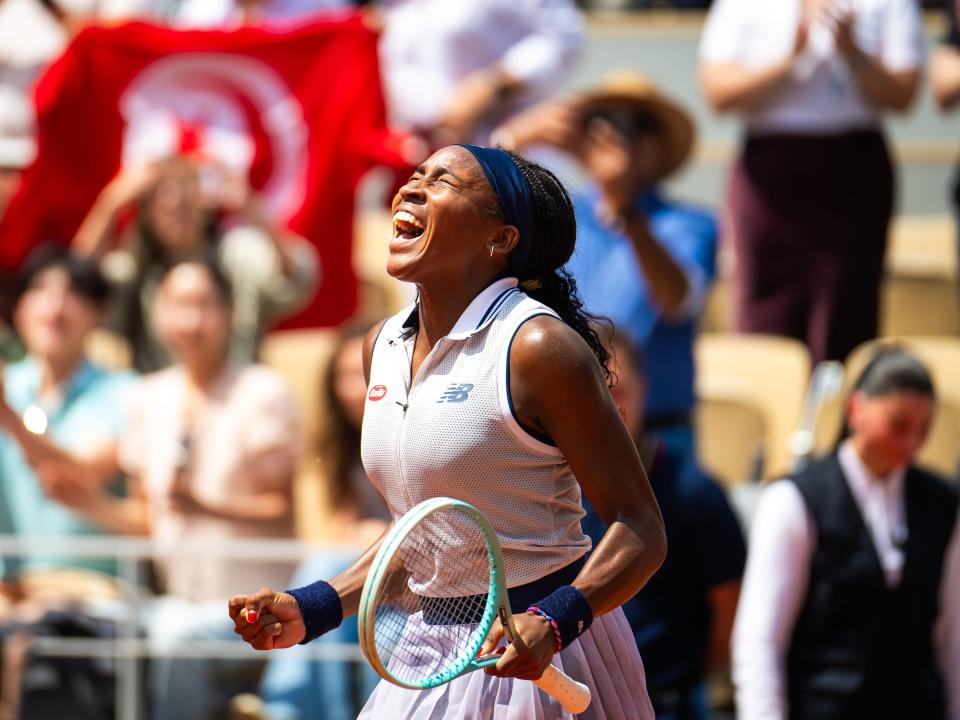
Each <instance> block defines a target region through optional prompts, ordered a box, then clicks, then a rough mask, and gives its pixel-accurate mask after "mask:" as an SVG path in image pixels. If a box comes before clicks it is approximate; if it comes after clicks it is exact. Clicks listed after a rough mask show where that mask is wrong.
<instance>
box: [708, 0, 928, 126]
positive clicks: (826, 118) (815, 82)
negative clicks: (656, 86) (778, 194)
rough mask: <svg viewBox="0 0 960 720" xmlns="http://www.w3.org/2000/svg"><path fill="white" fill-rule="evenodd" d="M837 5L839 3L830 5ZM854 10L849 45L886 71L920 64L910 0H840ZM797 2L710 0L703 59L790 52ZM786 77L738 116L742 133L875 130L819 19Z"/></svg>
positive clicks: (757, 63) (774, 57) (751, 62)
mask: <svg viewBox="0 0 960 720" xmlns="http://www.w3.org/2000/svg"><path fill="white" fill-rule="evenodd" d="M835 4H840V3H835ZM842 4H844V5H847V6H850V7H851V8H852V10H853V12H854V35H855V37H856V41H857V45H858V46H859V47H860V49H861V50H863V52H865V53H866V54H868V55H869V56H871V57H873V58H876V59H878V60H879V61H880V62H881V63H883V65H884V67H886V69H887V70H891V71H894V72H899V71H906V70H917V69H919V68H920V67H921V65H922V64H923V54H924V39H923V27H922V24H921V17H920V11H919V8H918V7H917V6H918V3H917V2H916V1H915V0H845V2H843V3H842ZM802 5H803V0H774V1H772V2H769V1H768V2H765V1H763V0H761V1H759V2H758V0H716V2H714V4H713V6H712V7H711V9H710V13H709V15H708V16H707V22H706V25H705V26H704V30H703V36H702V39H701V42H700V60H701V62H703V63H709V64H713V63H716V64H720V63H735V64H738V65H742V66H745V67H749V68H762V67H765V66H769V65H771V64H773V63H775V62H777V61H779V60H781V59H783V58H785V57H787V56H788V55H789V54H790V53H791V52H792V50H793V47H794V43H795V42H796V33H797V26H798V24H799V21H800V17H801V12H802ZM808 37H809V40H808V42H807V47H806V49H805V50H804V52H803V54H802V55H801V56H800V57H799V58H798V59H797V60H796V61H795V63H794V67H793V72H792V73H791V76H790V77H789V78H788V79H787V80H786V81H785V82H784V83H783V85H782V87H781V88H779V89H778V91H777V93H776V95H775V96H774V97H773V99H772V100H771V101H770V102H768V103H766V104H765V105H763V106H762V107H758V108H756V109H752V110H750V111H748V112H744V113H743V117H744V120H745V121H746V125H747V130H748V132H750V133H757V134H762V133H778V132H783V133H792V134H811V135H821V134H830V133H838V132H844V131H848V130H857V129H864V128H872V127H876V126H877V125H878V123H879V114H878V113H877V111H876V109H874V107H873V106H872V105H871V104H870V103H869V101H868V100H867V99H866V98H865V97H864V95H863V93H862V92H861V90H860V87H859V85H858V84H857V81H856V78H854V77H853V75H852V73H851V71H850V68H849V67H848V66H847V63H846V62H845V61H844V59H843V58H842V57H841V56H840V55H839V53H838V52H837V49H836V47H835V43H834V38H833V32H832V30H831V28H830V27H829V26H828V24H827V21H826V20H819V21H817V22H815V23H814V24H813V25H812V26H811V28H810V31H809V36H808Z"/></svg>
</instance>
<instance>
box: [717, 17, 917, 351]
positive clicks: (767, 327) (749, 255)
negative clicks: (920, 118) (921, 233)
mask: <svg viewBox="0 0 960 720" xmlns="http://www.w3.org/2000/svg"><path fill="white" fill-rule="evenodd" d="M922 59H923V35H922V27H921V22H920V15H919V11H918V9H917V4H916V3H915V2H913V0H843V1H841V0H782V1H781V2H776V3H756V2H753V1H752V0H718V2H716V3H714V5H713V8H712V9H711V11H710V14H709V16H708V19H707V23H706V27H705V29H704V35H703V38H702V41H701V46H700V71H701V83H702V86H703V91H704V94H705V95H706V98H707V100H708V102H709V103H710V105H711V106H712V107H713V108H714V109H715V110H717V111H719V112H731V113H737V114H738V115H740V116H741V117H742V118H743V121H744V124H745V130H746V132H745V141H744V143H743V148H742V151H741V153H740V156H739V159H738V160H737V163H736V165H735V167H734V169H733V172H732V176H731V179H730V185H729V190H728V196H727V213H728V218H727V219H728V221H729V223H730V227H728V231H729V234H730V235H732V238H733V249H734V255H735V260H736V271H735V286H734V287H735V289H734V303H735V310H736V312H735V314H736V326H737V329H738V330H740V331H743V332H758V333H773V334H778V335H787V336H791V337H795V338H798V339H800V340H803V341H804V342H806V343H807V345H808V346H809V348H810V352H811V354H812V356H813V359H814V361H820V360H824V359H843V358H844V357H845V356H846V355H847V354H848V353H849V352H850V351H851V350H852V349H853V348H854V347H856V346H857V345H858V344H860V343H861V342H863V341H865V340H868V339H870V338H872V337H874V336H875V335H876V332H877V322H878V309H879V307H878V306H879V291H880V279H881V276H882V271H883V256H884V251H885V249H886V241H887V230H888V226H889V222H890V217H891V215H892V212H893V206H894V170H893V167H892V164H891V161H890V156H889V154H888V151H887V144H886V140H885V139H884V136H883V132H882V128H881V115H882V114H883V113H884V112H889V111H901V112H902V111H905V110H906V109H907V108H909V106H910V105H911V103H912V101H913V98H914V96H915V95H916V90H917V86H918V84H919V78H920V67H921V64H922Z"/></svg>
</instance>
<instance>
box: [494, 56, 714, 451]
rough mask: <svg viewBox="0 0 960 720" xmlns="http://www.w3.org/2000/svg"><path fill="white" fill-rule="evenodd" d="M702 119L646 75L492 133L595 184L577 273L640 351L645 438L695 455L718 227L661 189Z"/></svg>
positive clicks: (628, 75) (582, 197)
mask: <svg viewBox="0 0 960 720" xmlns="http://www.w3.org/2000/svg"><path fill="white" fill-rule="evenodd" d="M693 139H694V126H693V121H692V119H691V118H690V116H689V114H688V113H687V112H686V111H685V110H684V109H683V108H682V107H680V106H679V105H678V104H676V103H675V102H673V101H672V100H670V99H668V98H666V97H664V96H663V95H662V94H660V92H659V90H658V89H657V88H656V87H655V86H654V85H653V83H652V82H651V81H650V80H649V79H648V78H646V77H644V76H643V75H640V74H638V73H634V72H627V71H620V72H616V73H613V74H610V75H608V76H606V77H605V78H604V79H603V80H602V81H601V83H600V85H599V86H597V87H596V88H594V89H593V90H591V91H588V92H586V93H584V94H581V95H577V96H574V97H571V98H567V99H563V100H560V101H554V102H549V103H544V104H542V105H538V106H536V107H534V108H532V109H530V110H528V111H527V112H525V113H523V114H522V115H520V116H518V117H517V118H516V119H514V120H513V121H511V122H510V123H508V124H506V125H504V126H502V127H501V128H499V129H498V131H497V132H496V133H495V134H494V141H495V142H500V143H501V144H503V145H504V146H507V147H511V148H520V149H523V148H527V147H531V146H544V145H546V146H552V147H555V148H559V149H561V150H563V151H565V152H566V153H567V154H569V155H571V156H572V157H573V158H575V159H576V160H577V161H578V162H579V164H580V165H582V166H583V169H584V170H585V171H586V172H587V174H588V176H589V178H590V183H589V185H588V186H587V187H586V188H584V189H583V190H582V191H581V192H579V193H576V194H575V195H574V205H575V208H576V213H577V247H576V250H575V251H574V253H573V257H572V258H571V260H570V262H569V263H568V264H567V270H568V271H569V272H571V273H572V274H573V276H574V277H575V278H576V280H577V285H578V287H579V290H580V293H581V296H582V298H583V300H584V303H585V304H586V308H587V310H589V311H590V312H591V313H594V314H597V315H602V316H605V317H608V318H610V319H611V320H612V321H613V323H614V325H615V326H616V328H617V330H618V331H619V332H620V333H621V334H622V335H623V336H624V337H626V338H627V339H628V340H629V341H630V342H631V343H632V344H633V345H635V346H636V347H637V348H638V349H640V350H642V352H643V355H644V357H645V358H646V364H647V367H646V369H647V375H648V378H649V392H648V394H647V398H646V402H645V407H644V408H642V410H643V414H644V417H645V418H646V429H647V433H648V434H649V435H650V436H652V437H656V438H659V439H660V440H661V441H663V442H665V443H666V444H667V446H668V447H670V449H672V450H674V451H676V452H680V453H684V454H692V453H693V433H692V430H691V424H690V414H691V410H692V408H693V404H694V392H693V377H694V366H693V338H694V322H695V320H696V318H697V316H698V315H699V313H700V310H701V308H702V307H703V303H704V299H705V298H706V295H707V290H708V288H709V285H710V282H711V281H712V279H713V277H714V274H715V266H716V263H715V255H716V246H717V226H716V222H715V220H714V218H713V216H712V215H711V214H710V213H709V212H708V211H706V210H704V209H701V208H696V207H693V206H690V205H687V204H684V203H681V202H677V201H675V200H673V199H672V198H669V197H667V196H666V195H665V194H664V193H663V191H662V190H661V188H660V183H662V182H663V181H664V180H665V179H666V178H667V177H669V176H670V175H672V174H673V173H674V172H676V171H677V170H678V169H679V168H680V166H681V165H682V164H683V163H684V161H685V160H686V158H687V156H688V155H689V153H690V149H691V146H692V144H693Z"/></svg>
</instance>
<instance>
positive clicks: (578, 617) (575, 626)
mask: <svg viewBox="0 0 960 720" xmlns="http://www.w3.org/2000/svg"><path fill="white" fill-rule="evenodd" d="M527 611H528V612H535V613H537V614H538V615H542V616H543V617H545V618H547V619H549V620H550V621H551V624H553V623H556V624H555V626H554V627H555V628H556V630H557V634H558V637H559V645H558V649H559V650H563V649H564V648H566V647H568V646H569V645H570V643H572V642H573V641H574V640H576V639H577V638H578V637H580V636H581V635H582V634H583V633H584V632H586V631H587V629H588V628H589V627H590V624H591V623H592V622H593V608H591V607H590V603H589V602H588V601H587V598H586V596H585V595H584V594H583V593H582V592H581V591H580V590H578V589H577V588H575V587H573V585H561V586H560V587H558V588H557V589H556V590H554V591H553V592H552V593H550V594H549V595H547V596H546V597H545V598H543V599H542V600H540V602H537V603H534V604H533V605H530V606H529V607H528V608H527Z"/></svg>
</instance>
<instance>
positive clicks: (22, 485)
mask: <svg viewBox="0 0 960 720" xmlns="http://www.w3.org/2000/svg"><path fill="white" fill-rule="evenodd" d="M107 291H108V290H107V285H106V283H105V282H104V281H103V279H102V278H101V277H100V275H99V274H98V272H97V270H96V268H95V267H94V266H93V265H91V264H90V263H87V262H85V261H82V260H78V259H76V258H74V257H73V256H71V255H70V254H69V252H67V251H66V250H64V249H62V248H60V247H53V246H46V247H41V248H39V249H38V250H36V251H35V252H34V253H33V254H32V255H31V257H30V258H28V260H27V262H26V263H25V265H24V267H23V270H22V272H21V277H20V282H19V286H18V289H17V302H16V305H15V308H14V326H15V328H16V330H17V333H18V334H19V336H20V338H21V340H22V341H23V344H24V346H25V348H26V351H27V355H26V357H25V358H24V359H23V360H21V361H19V362H16V363H13V364H11V365H7V366H6V367H4V368H3V369H2V381H0V532H3V533H7V534H16V535H20V536H23V537H27V538H30V539H38V540H39V539H40V538H42V537H72V536H77V535H88V534H103V532H104V531H103V530H101V529H99V528H97V527H95V526H94V525H92V524H90V523H89V522H88V521H86V520H84V519H82V518H81V517H80V516H79V515H77V514H75V513H74V512H73V511H71V510H70V509H68V507H67V504H68V502H69V499H70V496H71V494H76V493H80V492H82V491H83V489H84V488H85V487H90V486H91V485H102V484H104V483H111V482H114V481H116V480H117V478H118V477H119V476H118V470H117V459H116V458H117V450H116V444H117V437H118V435H119V432H120V429H121V427H122V425H123V408H124V406H125V405H126V400H125V395H126V393H127V391H128V390H129V389H130V388H131V387H132V384H133V381H134V379H135V376H134V375H133V374H132V373H129V372H110V371H107V370H104V369H102V368H99V367H97V366H95V365H93V364H92V363H91V362H90V361H89V360H87V358H86V357H85V355H84V351H83V348H84V344H85V341H86V339H87V337H88V335H89V334H90V332H91V331H92V330H93V329H94V328H95V327H96V326H97V324H98V322H99V321H100V319H101V316H102V313H103V308H104V303H105V301H106V296H107ZM117 490H118V491H119V490H120V488H119V487H118V488H117ZM114 565H115V563H113V562H112V561H111V560H110V559H108V558H102V559H100V558H71V557H63V556H51V555H44V554H42V553H39V552H38V553H36V554H32V555H30V556H28V557H24V558H4V576H5V578H6V579H7V580H13V579H15V578H17V577H19V575H20V574H21V572H22V571H25V570H28V569H29V570H46V569H54V568H64V567H69V568H82V569H88V570H96V571H101V572H107V573H112V572H113V569H114Z"/></svg>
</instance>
